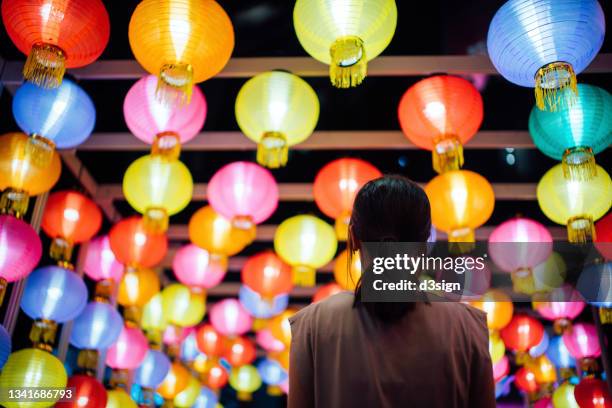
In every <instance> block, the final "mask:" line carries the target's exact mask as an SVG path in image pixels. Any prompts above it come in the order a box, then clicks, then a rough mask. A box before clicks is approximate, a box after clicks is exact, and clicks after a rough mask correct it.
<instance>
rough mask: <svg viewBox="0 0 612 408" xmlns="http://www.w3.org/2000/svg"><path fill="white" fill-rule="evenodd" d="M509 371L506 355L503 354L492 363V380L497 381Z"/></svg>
mask: <svg viewBox="0 0 612 408" xmlns="http://www.w3.org/2000/svg"><path fill="white" fill-rule="evenodd" d="M509 372H510V363H509V362H508V357H506V356H503V357H502V358H500V359H499V361H498V362H497V363H493V380H494V381H495V382H498V381H499V380H501V379H502V378H504V377H505V376H507V375H508V373H509Z"/></svg>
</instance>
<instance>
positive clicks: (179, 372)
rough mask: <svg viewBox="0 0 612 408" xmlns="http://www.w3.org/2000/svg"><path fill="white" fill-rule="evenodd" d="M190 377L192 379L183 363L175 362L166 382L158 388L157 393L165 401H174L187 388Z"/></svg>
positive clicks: (165, 379) (171, 366)
mask: <svg viewBox="0 0 612 408" xmlns="http://www.w3.org/2000/svg"><path fill="white" fill-rule="evenodd" d="M189 377H191V375H190V374H189V371H187V369H186V368H185V367H184V366H183V365H182V364H181V363H179V362H174V363H172V364H171V365H170V370H168V374H166V377H165V378H164V381H162V383H161V384H160V385H159V386H158V387H157V392H158V393H159V395H161V396H162V397H163V398H164V399H165V400H173V399H174V397H176V395H177V394H178V393H180V392H181V391H183V390H184V389H185V388H186V387H187V384H188V383H189Z"/></svg>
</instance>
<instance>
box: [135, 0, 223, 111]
mask: <svg viewBox="0 0 612 408" xmlns="http://www.w3.org/2000/svg"><path fill="white" fill-rule="evenodd" d="M128 36H129V40H130V46H131V48H132V52H133V53H134V56H135V57H136V60H137V61H138V62H139V63H140V65H142V66H143V68H144V69H145V70H147V71H148V72H150V73H152V74H155V75H158V76H159V79H160V80H159V81H158V85H157V90H158V96H159V98H160V99H161V100H164V101H167V102H172V101H174V100H177V99H178V100H179V101H180V102H182V103H187V102H189V99H190V97H191V90H192V86H193V84H194V83H198V82H202V81H205V80H207V79H208V78H211V77H213V76H214V75H216V74H217V73H218V72H219V71H221V69H223V67H224V66H225V64H227V61H228V60H229V58H230V56H231V55H232V50H233V49H234V28H233V27H232V22H231V20H230V19H229V17H228V16H227V14H226V13H225V11H224V10H223V8H222V7H221V6H220V5H219V4H218V3H217V2H216V1H214V0H143V1H141V2H140V3H139V4H138V6H136V10H134V14H132V18H131V19H130V25H129V31H128Z"/></svg>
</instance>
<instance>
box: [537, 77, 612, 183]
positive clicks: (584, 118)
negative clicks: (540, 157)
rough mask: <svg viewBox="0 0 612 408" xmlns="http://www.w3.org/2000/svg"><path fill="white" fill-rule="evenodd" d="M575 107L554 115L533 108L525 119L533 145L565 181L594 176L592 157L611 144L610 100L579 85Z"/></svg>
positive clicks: (604, 93) (602, 92)
mask: <svg viewBox="0 0 612 408" xmlns="http://www.w3.org/2000/svg"><path fill="white" fill-rule="evenodd" d="M578 90H579V97H578V100H577V103H575V104H574V105H572V106H571V107H567V108H565V109H562V110H559V111H557V112H547V111H542V110H539V109H538V108H537V107H534V108H533V110H532V111H531V115H530V117H529V132H530V133H531V137H532V139H533V142H534V143H535V145H536V146H537V148H538V149H540V150H541V151H542V153H544V154H545V155H547V156H549V157H552V158H553V159H556V160H561V161H562V164H563V175H564V176H565V178H566V179H568V180H574V181H579V180H585V181H586V180H590V179H592V178H593V177H594V176H595V175H596V172H597V167H596V166H595V157H594V155H595V154H597V153H599V152H601V151H603V150H604V149H606V148H607V147H608V145H610V142H612V96H610V94H609V93H608V92H607V91H606V90H604V89H601V88H598V87H596V86H592V85H585V84H579V85H578Z"/></svg>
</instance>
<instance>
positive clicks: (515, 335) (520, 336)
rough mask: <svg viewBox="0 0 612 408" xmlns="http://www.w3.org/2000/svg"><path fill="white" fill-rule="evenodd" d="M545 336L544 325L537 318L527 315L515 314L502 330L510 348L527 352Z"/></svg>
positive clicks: (502, 334)
mask: <svg viewBox="0 0 612 408" xmlns="http://www.w3.org/2000/svg"><path fill="white" fill-rule="evenodd" d="M543 336H544V326H542V323H540V322H539V321H538V320H537V319H535V318H533V317H531V316H527V315H520V314H517V315H515V316H514V317H513V318H512V320H510V323H508V325H507V326H506V327H504V328H503V329H502V331H501V337H502V340H503V341H504V344H506V347H507V348H509V349H510V350H514V351H517V352H527V351H528V350H529V349H530V348H531V347H533V346H535V345H537V344H539V343H540V341H541V340H542V337H543Z"/></svg>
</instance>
